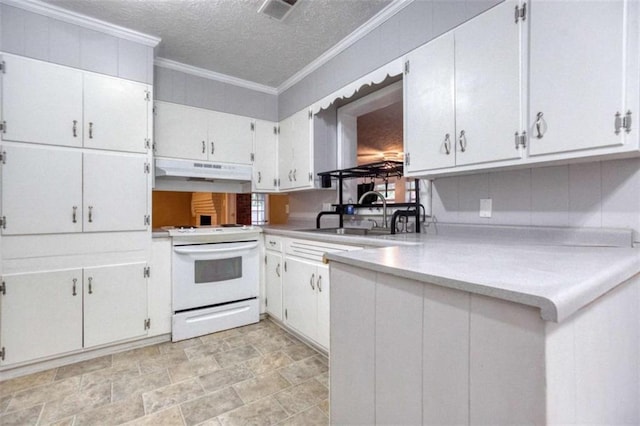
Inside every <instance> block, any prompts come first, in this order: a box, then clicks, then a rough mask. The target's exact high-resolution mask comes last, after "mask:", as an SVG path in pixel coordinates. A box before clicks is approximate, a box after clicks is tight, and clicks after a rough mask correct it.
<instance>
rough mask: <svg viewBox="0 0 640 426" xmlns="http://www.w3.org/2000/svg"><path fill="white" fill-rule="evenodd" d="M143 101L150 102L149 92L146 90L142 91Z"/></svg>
mask: <svg viewBox="0 0 640 426" xmlns="http://www.w3.org/2000/svg"><path fill="white" fill-rule="evenodd" d="M144 100H145V101H147V102H149V101H150V100H151V92H150V91H148V90H145V91H144Z"/></svg>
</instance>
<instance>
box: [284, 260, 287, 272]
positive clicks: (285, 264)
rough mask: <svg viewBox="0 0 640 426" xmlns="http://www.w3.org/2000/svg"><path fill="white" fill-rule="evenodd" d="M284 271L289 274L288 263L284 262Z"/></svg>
mask: <svg viewBox="0 0 640 426" xmlns="http://www.w3.org/2000/svg"><path fill="white" fill-rule="evenodd" d="M284 271H285V272H287V262H284Z"/></svg>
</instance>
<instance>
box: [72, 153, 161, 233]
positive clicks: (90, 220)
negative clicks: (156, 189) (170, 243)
mask: <svg viewBox="0 0 640 426" xmlns="http://www.w3.org/2000/svg"><path fill="white" fill-rule="evenodd" d="M146 165H147V164H146V159H145V158H143V157H138V156H132V155H127V154H104V153H100V154H97V153H96V154H93V153H88V154H84V165H83V168H84V179H83V190H84V212H83V217H84V225H83V226H84V231H85V232H98V231H103V232H104V231H138V230H145V229H147V227H148V224H147V223H146V215H147V214H148V208H147V198H148V197H147V178H146V177H147V176H148V175H147V172H146Z"/></svg>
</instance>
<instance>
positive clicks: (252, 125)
mask: <svg viewBox="0 0 640 426" xmlns="http://www.w3.org/2000/svg"><path fill="white" fill-rule="evenodd" d="M255 130H256V123H251V131H252V132H253V131H255Z"/></svg>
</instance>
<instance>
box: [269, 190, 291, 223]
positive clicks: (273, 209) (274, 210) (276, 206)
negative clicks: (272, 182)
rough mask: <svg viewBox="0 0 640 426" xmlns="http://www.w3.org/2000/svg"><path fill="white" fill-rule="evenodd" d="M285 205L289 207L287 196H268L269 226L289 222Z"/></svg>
mask: <svg viewBox="0 0 640 426" xmlns="http://www.w3.org/2000/svg"><path fill="white" fill-rule="evenodd" d="M287 205H289V195H287V194H270V195H269V202H268V209H269V213H268V214H269V216H268V217H269V224H270V225H283V224H285V223H287V221H288V220H289V215H288V214H287Z"/></svg>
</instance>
